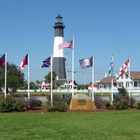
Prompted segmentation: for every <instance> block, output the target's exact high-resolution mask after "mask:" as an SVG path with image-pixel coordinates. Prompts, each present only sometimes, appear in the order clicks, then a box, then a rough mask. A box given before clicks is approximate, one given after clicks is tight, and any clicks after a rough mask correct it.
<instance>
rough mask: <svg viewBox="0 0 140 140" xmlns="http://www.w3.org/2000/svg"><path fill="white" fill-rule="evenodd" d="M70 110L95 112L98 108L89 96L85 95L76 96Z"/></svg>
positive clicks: (72, 100)
mask: <svg viewBox="0 0 140 140" xmlns="http://www.w3.org/2000/svg"><path fill="white" fill-rule="evenodd" d="M70 110H73V111H93V110H96V106H95V103H94V102H93V101H92V100H91V98H90V97H89V96H87V95H85V94H76V95H74V96H73V98H72V99H71V102H70Z"/></svg>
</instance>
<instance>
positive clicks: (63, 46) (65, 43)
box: [58, 40, 73, 49]
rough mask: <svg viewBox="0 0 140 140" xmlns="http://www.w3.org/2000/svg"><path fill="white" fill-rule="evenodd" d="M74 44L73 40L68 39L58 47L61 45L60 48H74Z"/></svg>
mask: <svg viewBox="0 0 140 140" xmlns="http://www.w3.org/2000/svg"><path fill="white" fill-rule="evenodd" d="M72 44H73V41H72V40H70V41H67V42H64V43H62V44H60V45H59V46H58V47H59V49H64V48H70V49H72V48H73V45H72Z"/></svg>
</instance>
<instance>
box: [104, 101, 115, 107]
mask: <svg viewBox="0 0 140 140" xmlns="http://www.w3.org/2000/svg"><path fill="white" fill-rule="evenodd" d="M104 103H105V107H106V108H107V109H113V105H111V103H110V102H109V101H106V102H104Z"/></svg>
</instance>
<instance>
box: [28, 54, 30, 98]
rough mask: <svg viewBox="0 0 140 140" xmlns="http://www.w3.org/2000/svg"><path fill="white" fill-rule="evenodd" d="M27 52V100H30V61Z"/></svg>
mask: <svg viewBox="0 0 140 140" xmlns="http://www.w3.org/2000/svg"><path fill="white" fill-rule="evenodd" d="M29 60H30V59H29V51H28V100H30V61H29Z"/></svg>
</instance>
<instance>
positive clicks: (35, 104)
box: [29, 97, 42, 109]
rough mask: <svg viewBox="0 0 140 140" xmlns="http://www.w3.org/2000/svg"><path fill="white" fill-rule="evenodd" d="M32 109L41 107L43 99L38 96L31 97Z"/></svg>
mask: <svg viewBox="0 0 140 140" xmlns="http://www.w3.org/2000/svg"><path fill="white" fill-rule="evenodd" d="M29 105H30V109H35V108H36V107H40V106H41V105H42V101H40V100H39V99H37V98H35V97H34V98H31V99H30V101H29Z"/></svg>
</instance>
